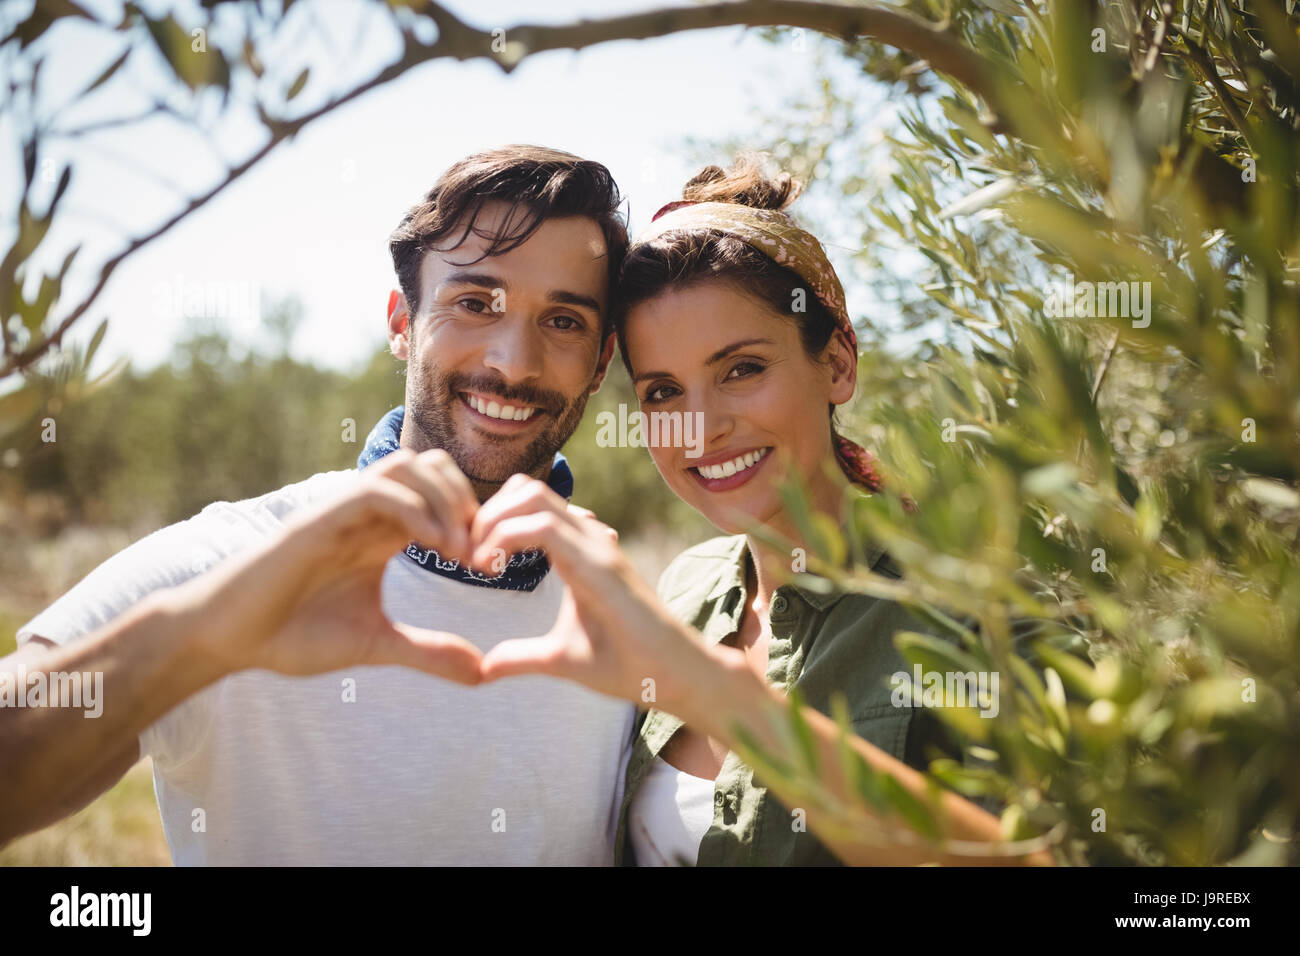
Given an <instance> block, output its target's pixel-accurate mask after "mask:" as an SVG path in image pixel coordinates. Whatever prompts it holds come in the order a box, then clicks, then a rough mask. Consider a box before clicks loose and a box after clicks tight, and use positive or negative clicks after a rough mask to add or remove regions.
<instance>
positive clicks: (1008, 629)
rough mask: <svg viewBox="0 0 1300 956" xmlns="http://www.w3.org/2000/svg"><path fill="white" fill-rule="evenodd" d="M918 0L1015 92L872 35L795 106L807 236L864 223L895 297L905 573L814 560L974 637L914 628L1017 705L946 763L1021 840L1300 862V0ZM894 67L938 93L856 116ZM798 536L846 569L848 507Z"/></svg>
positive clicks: (884, 398) (977, 729)
mask: <svg viewBox="0 0 1300 956" xmlns="http://www.w3.org/2000/svg"><path fill="white" fill-rule="evenodd" d="M906 6H908V7H910V8H911V9H912V10H914V11H915V12H917V13H919V14H920V15H922V16H924V17H926V18H927V19H929V20H931V21H933V22H938V21H941V20H944V19H946V20H947V21H948V23H949V24H950V27H951V29H952V31H953V32H954V33H955V34H957V35H959V36H961V37H962V38H963V39H964V41H965V42H966V43H967V44H968V45H969V46H970V47H971V48H972V49H975V50H978V51H980V52H981V53H982V54H983V56H985V57H986V58H988V60H989V61H990V62H991V63H992V64H994V66H995V70H994V73H995V74H996V75H995V76H994V77H993V80H994V81H995V82H993V83H991V84H990V89H992V90H994V92H993V94H992V95H993V97H994V98H995V99H996V100H997V102H998V110H997V115H996V116H995V115H993V113H992V112H991V111H990V109H989V104H988V101H987V100H986V99H985V98H982V97H977V96H976V95H974V94H973V93H972V92H970V91H968V90H966V89H964V88H961V87H959V86H958V85H956V84H946V83H944V82H943V79H942V77H940V76H937V75H935V74H933V73H928V74H927V75H926V76H925V78H924V80H923V81H922V80H920V79H918V77H917V76H916V70H917V68H918V64H917V63H916V62H915V61H912V60H910V59H909V58H907V57H900V56H898V55H896V54H895V53H894V52H892V51H889V50H884V49H881V48H880V47H879V46H878V45H876V44H873V43H871V42H869V41H857V42H854V43H851V44H847V45H844V44H835V54H834V56H833V57H832V58H831V61H829V62H824V63H823V66H822V70H823V72H824V73H825V76H826V83H825V85H824V87H823V89H824V93H825V97H826V101H825V102H824V103H822V104H816V105H814V106H813V108H812V109H810V108H809V104H802V105H801V106H800V108H799V109H797V110H792V111H791V115H792V116H793V121H792V122H791V121H790V120H789V117H787V118H786V119H785V121H784V122H783V124H782V133H781V141H782V142H781V145H780V146H779V147H778V149H779V151H783V152H784V154H785V156H786V157H797V156H802V157H804V168H805V169H813V168H815V169H816V170H817V172H818V175H819V178H818V181H816V182H815V183H814V184H813V186H812V189H811V190H810V201H811V208H812V209H813V210H814V215H813V217H812V219H813V220H814V223H815V225H814V228H818V229H820V228H821V227H822V226H823V225H824V226H825V227H826V229H827V230H828V231H829V232H830V233H831V234H835V229H837V228H839V229H842V228H843V227H844V224H845V223H848V224H851V225H852V226H853V227H855V228H856V227H860V236H858V237H857V238H858V241H859V245H860V248H861V250H862V251H861V252H860V253H858V254H857V256H856V258H857V262H856V263H853V264H852V265H851V266H850V269H849V271H850V273H851V274H856V275H863V274H865V275H866V276H867V280H866V282H865V283H863V285H862V290H863V295H862V296H861V298H866V299H872V298H874V299H875V301H876V302H878V303H883V304H884V305H883V307H882V308H881V309H880V311H878V312H877V313H875V314H874V315H870V314H869V315H868V316H867V317H866V318H867V321H866V322H864V323H863V324H864V326H865V327H864V328H863V330H862V336H861V338H862V352H863V358H862V362H861V368H860V372H859V383H858V388H859V395H860V400H859V401H858V402H857V404H856V405H855V408H854V410H853V423H852V424H851V425H850V427H849V428H848V429H847V430H848V432H849V433H850V434H854V433H855V432H856V434H857V435H858V436H861V437H865V438H866V439H867V444H868V445H870V446H872V447H874V449H875V450H876V451H877V453H878V454H879V456H880V457H881V459H882V463H883V466H884V472H885V474H886V475H887V481H888V486H889V487H888V490H887V491H886V493H884V494H879V495H876V496H873V497H871V498H869V499H863V500H861V501H859V502H858V503H857V504H856V505H854V506H852V507H853V513H852V514H851V515H846V516H845V517H846V522H845V523H843V524H842V525H841V526H842V527H847V528H848V529H849V530H850V532H851V537H856V538H859V539H860V538H862V537H870V538H874V539H875V540H877V541H879V542H880V543H881V544H883V545H885V546H886V547H887V548H888V550H889V551H890V553H891V554H892V555H893V556H894V558H895V559H896V560H897V561H898V563H899V564H900V565H901V566H902V567H903V569H904V571H905V577H904V580H903V581H902V582H898V581H894V580H888V579H884V578H880V577H878V576H876V575H873V574H871V573H869V572H867V571H866V570H864V569H863V568H861V567H858V568H857V569H856V570H854V571H852V572H847V573H846V572H843V571H840V570H839V569H837V568H836V567H835V566H834V563H833V561H827V560H823V561H818V562H811V563H810V567H809V570H816V571H818V572H819V573H821V574H825V575H827V576H829V577H833V578H837V579H839V580H841V581H843V582H844V583H846V584H847V585H849V586H850V587H855V588H860V589H862V590H865V591H868V592H871V593H876V594H880V595H888V596H892V597H896V598H899V599H902V600H905V601H907V602H908V603H909V604H911V605H912V606H914V607H915V608H916V609H917V610H918V612H919V613H920V614H921V615H922V616H923V617H924V618H925V619H926V620H928V621H929V622H931V623H932V624H934V625H935V627H936V628H937V629H938V630H939V631H941V632H943V633H945V634H946V635H947V637H948V638H950V640H949V641H947V642H935V641H933V640H925V639H924V638H921V637H920V636H919V635H897V636H896V643H897V644H898V646H899V647H900V649H901V650H902V652H903V653H904V655H905V656H906V657H907V658H908V659H909V661H910V662H912V663H921V664H922V665H923V666H924V667H925V668H927V669H933V670H937V671H940V672H948V671H957V672H966V671H972V670H974V671H979V670H995V671H997V672H998V673H999V674H1001V675H1002V676H1003V683H1002V686H1003V691H1004V692H1003V693H1002V695H1001V701H1002V705H1001V712H1000V714H999V715H998V717H997V718H996V719H995V720H989V719H981V718H979V717H978V716H977V712H976V711H975V710H974V709H971V708H956V707H948V708H945V709H942V710H938V711H936V713H937V714H938V715H939V716H940V717H941V718H942V719H943V720H944V721H945V722H946V723H947V724H948V726H949V727H950V728H951V730H952V732H953V733H954V734H955V735H956V736H957V737H958V738H959V739H960V740H961V741H962V742H963V743H964V744H965V747H966V754H967V756H968V757H969V758H970V759H969V760H968V761H967V762H966V764H965V765H963V764H959V763H956V762H954V761H952V760H948V759H938V760H936V761H935V762H934V763H933V764H932V765H931V772H932V774H933V775H934V777H935V778H936V779H938V780H942V781H943V782H945V783H946V784H947V785H949V786H951V787H954V788H955V789H957V790H959V791H961V792H963V793H966V794H967V795H970V796H974V797H988V796H992V797H996V799H997V801H998V804H999V805H1000V806H1003V807H1005V808H1006V809H1005V813H1004V817H1003V822H1004V831H1005V833H1006V834H1007V835H1008V836H1016V837H1027V836H1030V835H1035V834H1036V835H1044V834H1051V836H1052V840H1051V841H1050V842H1051V843H1052V844H1053V845H1054V847H1055V852H1056V854H1057V856H1058V859H1059V860H1061V861H1062V862H1075V863H1093V864H1114V863H1140V864H1211V863H1250V864H1283V863H1286V864H1295V863H1297V862H1300V849H1298V846H1300V844H1298V843H1297V841H1296V839H1295V837H1296V834H1297V833H1298V832H1300V827H1298V824H1300V562H1297V543H1298V540H1300V494H1298V493H1297V490H1296V483H1297V478H1298V477H1300V441H1298V440H1297V439H1298V437H1300V289H1298V287H1297V280H1298V279H1300V191H1298V185H1300V183H1298V179H1297V149H1298V148H1300V136H1298V135H1297V130H1298V129H1300V120H1298V118H1297V105H1298V104H1300V97H1298V94H1297V91H1298V90H1300V87H1298V86H1297V83H1298V82H1300V20H1298V19H1297V16H1296V11H1295V9H1294V6H1295V5H1294V3H1291V2H1287V3H1282V2H1277V3H1243V2H1230V0H1208V2H1188V3H1178V4H1161V3H1154V2H1123V3H1117V2H1106V3H1103V2H1091V3H1088V2H1078V3H1049V4H1043V3H1038V4H1023V5H1022V4H1018V3H1017V4H1013V3H1003V2H998V3H992V2H957V0H954V2H944V3H939V2H929V0H919V2H914V3H909V4H907V5H906ZM773 38H774V40H776V41H777V42H784V40H783V36H782V34H781V33H780V32H777V33H775V34H774V37H773ZM846 65H847V66H849V67H851V68H852V69H851V70H849V71H846V70H845V66H846ZM921 66H922V67H923V66H924V64H921ZM882 81H883V82H884V83H886V84H889V85H890V87H891V88H892V89H893V90H895V91H896V92H901V91H902V90H904V89H905V90H906V91H907V92H908V93H910V94H912V97H911V98H909V99H908V100H907V101H906V103H905V105H904V106H903V107H902V108H901V121H902V125H903V127H904V131H905V132H903V133H901V134H899V135H895V136H890V137H887V138H882V137H880V136H879V135H878V132H877V131H878V130H879V126H877V127H876V128H875V129H874V130H873V128H872V126H871V118H870V116H865V117H864V116H863V115H862V111H861V110H860V109H859V108H858V105H859V104H860V103H861V102H874V101H873V100H872V98H873V97H877V98H878V90H879V83H880V82H882ZM918 82H923V83H924V88H918V87H917V85H916V84H917V83H918ZM917 94H919V95H917ZM834 116H838V117H845V118H846V119H845V121H844V122H842V123H840V124H837V126H836V128H835V129H834V130H828V128H827V126H826V123H825V119H826V118H827V117H834ZM801 123H803V124H806V125H801ZM873 132H877V135H876V136H874V137H873V135H872V134H873ZM846 136H848V137H849V140H850V142H848V143H846V140H845V137H846ZM774 139H775V137H774ZM749 145H754V144H752V143H751V144H749ZM829 149H834V150H836V151H838V155H839V156H840V159H839V160H838V161H836V162H831V163H829V164H826V163H821V164H820V165H817V164H818V162H819V160H820V159H821V157H823V156H824V155H825V154H826V151H827V150H829ZM882 151H883V152H885V153H886V155H884V156H882V155H881V153H882ZM809 157H811V159H809ZM818 196H820V197H821V198H820V200H818V199H817V198H816V197H818ZM819 201H820V202H821V204H822V205H821V206H820V207H819V206H818V202H819ZM828 206H829V208H831V209H833V212H832V213H831V215H830V218H827V217H826V216H824V215H823V216H821V217H819V216H817V215H816V210H817V209H819V208H827V207H828ZM832 252H835V250H834V249H832ZM854 266H856V267H858V268H857V270H856V271H855V270H854ZM877 270H884V271H887V272H888V273H889V275H886V276H881V275H879V274H878V273H877V274H876V275H875V276H874V277H873V275H872V273H876V272H877ZM1069 277H1073V281H1074V282H1076V283H1084V282H1091V283H1101V282H1124V283H1139V284H1140V283H1149V284H1150V285H1149V290H1150V291H1149V299H1148V301H1149V304H1150V306H1151V308H1150V312H1149V316H1144V315H1142V314H1141V313H1140V312H1138V311H1137V310H1135V309H1133V308H1132V303H1130V309H1129V312H1127V313H1124V312H1123V311H1122V310H1121V309H1119V308H1116V307H1114V306H1116V305H1117V303H1115V302H1113V301H1111V302H1108V303H1107V305H1108V306H1111V307H1109V308H1106V309H1099V310H1094V311H1097V312H1098V314H1095V315H1094V314H1083V313H1084V312H1085V311H1086V310H1083V309H1079V310H1077V311H1076V312H1075V314H1074V315H1069V314H1068V313H1067V315H1061V314H1059V313H1060V312H1061V310H1059V309H1055V308H1053V307H1052V306H1053V304H1054V303H1053V302H1052V301H1051V300H1052V297H1053V293H1054V291H1056V290H1059V289H1060V287H1061V285H1062V283H1063V282H1067V281H1069ZM1139 288H1141V286H1139ZM1057 298H1058V299H1059V298H1060V296H1059V294H1058V296H1057ZM1101 313H1109V314H1101ZM1116 313H1118V314H1116ZM890 314H892V315H895V316H897V318H898V320H897V322H895V323H892V324H887V323H885V322H880V321H872V320H873V319H879V318H880V317H881V316H888V315H890ZM909 330H911V331H912V332H916V333H919V334H920V335H921V336H923V340H922V342H921V344H920V346H919V347H913V348H909V347H908V343H909V342H914V341H916V340H917V335H915V334H912V335H909ZM904 493H906V494H907V495H908V496H910V497H911V498H912V499H914V500H915V502H916V505H917V508H916V510H915V511H914V512H913V511H910V510H908V509H907V508H906V507H905V505H904V502H903V500H902V495H903V494H904ZM805 532H806V534H807V535H808V540H810V541H814V542H817V541H820V542H822V545H821V552H822V558H823V559H832V558H833V556H834V553H835V550H836V543H835V542H831V541H827V534H826V522H824V521H823V522H820V523H818V524H815V525H814V524H813V523H812V522H808V523H807V524H806V526H805ZM838 547H840V548H842V547H844V543H840V544H839V545H838ZM1026 627H1028V628H1029V629H1031V630H1032V631H1034V632H1036V633H1037V634H1038V636H1039V637H1040V640H1039V641H1038V643H1037V644H1036V645H1035V647H1036V653H1035V654H1033V655H1023V656H1022V655H1019V654H1015V653H1013V652H1012V650H1013V636H1014V634H1015V633H1019V632H1022V631H1023V630H1024V629H1025V628H1026ZM1085 641H1086V644H1085V643H1084V642H1085ZM1081 646H1086V648H1087V650H1086V652H1081V651H1080V650H1079V648H1080V647H1081ZM1031 665H1032V666H1031ZM1008 675H1011V676H1013V677H1014V680H1012V679H1010V678H1009V677H1008ZM752 756H753V758H754V759H755V760H759V761H761V760H763V759H764V758H765V756H766V757H770V755H763V754H753V755H752ZM936 756H937V755H936ZM787 769H788V771H789V773H790V774H791V776H792V778H794V779H798V780H799V781H800V786H804V787H806V786H807V783H808V768H803V770H802V771H800V770H799V769H798V768H793V767H792V768H787ZM857 773H858V778H857V779H859V781H860V783H861V788H860V789H861V791H862V794H863V796H864V797H865V798H867V799H866V802H865V804H864V805H871V804H874V805H876V806H881V805H882V804H881V803H880V800H881V796H880V790H879V786H878V781H877V782H876V783H873V780H874V778H873V776H872V775H871V774H870V773H869V772H867V771H866V769H865V766H861V767H859V768H858V771H857ZM885 805H888V806H891V807H893V808H894V810H895V812H897V813H899V814H901V815H902V816H903V817H904V818H907V819H913V818H915V816H916V813H917V808H916V807H915V806H914V805H912V804H911V803H907V802H896V801H888V800H886V802H885ZM860 810H861V808H858V810H857V811H855V812H857V813H858V814H859V815H860ZM855 821H856V822H855ZM842 823H843V824H844V825H845V826H847V827H850V828H851V827H852V826H854V825H858V826H861V822H860V820H859V819H858V818H857V817H855V816H854V815H853V814H851V813H850V812H849V810H848V809H846V810H845V811H844V815H843V818H842ZM922 829H923V827H922Z"/></svg>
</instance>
